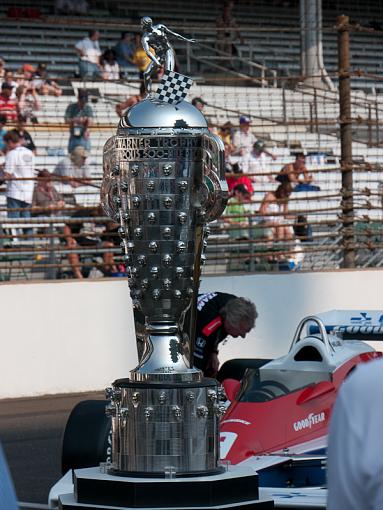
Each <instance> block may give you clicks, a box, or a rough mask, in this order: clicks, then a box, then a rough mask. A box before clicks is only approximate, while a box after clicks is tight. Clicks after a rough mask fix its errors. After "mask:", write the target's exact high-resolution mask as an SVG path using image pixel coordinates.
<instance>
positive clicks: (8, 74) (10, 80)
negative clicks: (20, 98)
mask: <svg viewBox="0 0 383 510" xmlns="http://www.w3.org/2000/svg"><path fill="white" fill-rule="evenodd" d="M2 83H8V85H11V87H12V89H11V90H12V93H11V99H15V97H16V89H17V87H18V83H17V81H16V80H15V79H14V76H13V72H12V71H5V75H4V80H3V82H2Z"/></svg>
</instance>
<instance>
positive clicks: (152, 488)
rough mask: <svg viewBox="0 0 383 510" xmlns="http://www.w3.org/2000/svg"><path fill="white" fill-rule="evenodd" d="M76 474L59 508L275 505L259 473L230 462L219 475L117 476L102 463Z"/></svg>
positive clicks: (244, 509) (211, 509) (198, 509)
mask: <svg viewBox="0 0 383 510" xmlns="http://www.w3.org/2000/svg"><path fill="white" fill-rule="evenodd" d="M73 477H74V487H75V489H74V492H73V493H71V494H64V495H60V496H59V498H58V502H59V509H60V510H75V509H76V510H77V509H78V508H82V509H89V510H90V509H93V508H97V509H99V510H103V509H105V510H120V509H124V510H129V509H133V508H134V509H137V508H145V509H149V508H151V509H155V510H162V509H165V508H166V509H170V508H174V509H177V510H179V509H183V508H184V509H185V510H186V509H190V508H193V510H205V509H206V510H215V509H217V510H218V509H222V510H223V509H225V510H230V509H231V508H233V509H235V510H252V509H253V508H254V509H256V510H258V509H262V510H263V509H271V508H274V503H273V501H271V500H269V501H266V500H260V499H259V495H258V475H257V474H256V473H255V472H254V471H253V470H252V469H250V468H243V467H240V466H229V467H228V470H227V471H225V472H224V473H222V474H219V475H212V476H201V477H194V478H170V479H169V478H167V479H163V478H162V479H161V478H150V479H148V478H142V479H138V478H133V477H118V476H113V475H110V474H107V473H104V472H102V471H101V470H100V468H99V467H95V468H86V469H78V470H75V471H74V474H73Z"/></svg>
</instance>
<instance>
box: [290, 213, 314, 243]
mask: <svg viewBox="0 0 383 510" xmlns="http://www.w3.org/2000/svg"><path fill="white" fill-rule="evenodd" d="M293 229H294V234H295V237H296V239H299V240H300V241H301V242H302V243H310V242H312V241H313V229H312V226H311V225H309V223H308V221H307V217H306V216H304V215H303V214H299V215H298V216H297V218H296V220H295V222H294V226H293Z"/></svg>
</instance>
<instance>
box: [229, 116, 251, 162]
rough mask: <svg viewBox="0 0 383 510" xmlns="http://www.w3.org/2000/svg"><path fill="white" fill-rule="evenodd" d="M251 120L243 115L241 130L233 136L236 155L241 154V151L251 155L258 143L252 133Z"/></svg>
mask: <svg viewBox="0 0 383 510" xmlns="http://www.w3.org/2000/svg"><path fill="white" fill-rule="evenodd" d="M250 125H251V120H250V118H249V117H246V116H245V115H242V116H241V117H240V118H239V130H238V131H236V132H235V133H234V135H233V145H234V153H235V154H239V152H240V150H241V149H242V150H243V151H245V152H247V153H249V152H251V150H252V148H253V145H254V144H255V142H256V141H257V138H256V137H255V135H254V134H253V133H252V132H251V131H250Z"/></svg>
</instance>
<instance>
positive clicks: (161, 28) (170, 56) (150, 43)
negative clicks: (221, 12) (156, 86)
mask: <svg viewBox="0 0 383 510" xmlns="http://www.w3.org/2000/svg"><path fill="white" fill-rule="evenodd" d="M141 27H142V31H143V34H142V38H141V44H142V47H143V48H144V50H145V53H146V54H147V56H148V57H149V58H150V60H151V62H150V63H149V65H148V67H147V68H146V69H145V71H144V84H145V88H146V91H147V92H148V93H150V92H151V78H152V76H153V74H154V73H156V72H157V71H158V70H159V69H160V68H161V67H162V66H164V68H165V69H166V70H168V71H174V65H175V54H174V50H173V48H172V46H171V45H170V44H169V41H168V37H167V36H168V35H172V36H173V37H176V38H177V39H181V40H183V41H187V42H189V43H194V42H195V39H188V38H187V37H184V36H183V35H181V34H177V33H176V32H173V31H172V30H170V29H169V28H168V27H167V26H165V25H162V24H159V25H153V21H152V18H149V16H144V17H143V18H142V19H141ZM150 48H153V50H154V51H155V54H153V53H152V52H151V51H150Z"/></svg>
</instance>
